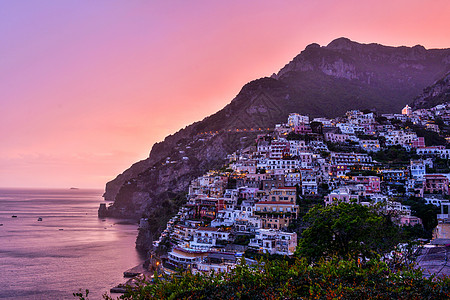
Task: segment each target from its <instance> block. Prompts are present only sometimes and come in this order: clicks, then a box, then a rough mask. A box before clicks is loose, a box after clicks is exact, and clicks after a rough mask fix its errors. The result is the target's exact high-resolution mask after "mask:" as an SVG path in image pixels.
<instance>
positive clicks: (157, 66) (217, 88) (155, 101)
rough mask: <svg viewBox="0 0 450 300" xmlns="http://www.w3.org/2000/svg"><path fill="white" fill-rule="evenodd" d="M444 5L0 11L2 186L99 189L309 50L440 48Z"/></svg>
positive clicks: (449, 8) (12, 5)
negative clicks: (340, 44) (338, 41)
mask: <svg viewBox="0 0 450 300" xmlns="http://www.w3.org/2000/svg"><path fill="white" fill-rule="evenodd" d="M449 15H450V1H448V0H436V1H419V0H407V1H406V0H400V1H373V2H372V3H370V4H368V1H348V0H347V1H345V0H344V1H290V0H288V1H158V2H156V1H50V0H48V1H4V2H2V4H0V38H1V41H2V42H1V43H0V66H1V70H2V72H1V73H0V104H1V110H0V141H1V144H0V186H2V187H64V188H65V187H67V188H68V187H71V186H75V187H81V188H83V187H96V188H103V187H104V185H105V183H106V182H107V181H109V180H111V179H113V178H114V177H115V176H116V175H118V174H119V173H121V172H122V171H124V170H125V169H126V168H128V167H129V166H130V165H131V164H133V163H134V162H136V161H139V160H142V159H145V158H146V157H148V154H149V152H150V149H151V146H152V145H153V144H154V143H155V142H157V141H161V140H162V139H164V137H165V136H167V135H169V134H171V133H174V132H176V131H177V130H179V129H181V128H183V127H185V126H187V125H189V124H190V123H193V122H195V121H198V120H201V119H203V118H204V117H206V116H208V115H210V114H212V113H214V112H216V111H218V110H219V109H221V108H222V107H224V106H225V105H226V104H228V103H229V102H230V101H231V100H232V99H233V98H234V96H235V95H236V94H237V93H238V92H239V90H240V89H241V87H242V86H243V85H244V84H245V83H247V82H248V81H250V80H253V79H256V78H260V77H264V76H270V75H271V74H272V73H274V72H277V71H278V70H279V69H280V68H282V67H283V66H284V65H285V64H286V63H288V62H289V61H290V60H291V59H292V58H294V57H295V56H296V55H297V54H298V53H300V51H302V50H303V49H304V48H305V47H306V46H307V45H308V44H310V43H318V44H320V45H326V44H328V43H329V42H331V41H332V40H333V39H335V38H338V37H341V36H345V37H348V38H350V39H351V40H354V41H357V42H360V43H372V42H374V43H379V44H384V45H391V46H401V45H405V46H414V45H416V44H421V45H423V46H425V47H426V48H427V49H429V48H448V47H450V30H449V28H450V18H449Z"/></svg>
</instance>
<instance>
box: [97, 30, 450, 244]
mask: <svg viewBox="0 0 450 300" xmlns="http://www.w3.org/2000/svg"><path fill="white" fill-rule="evenodd" d="M449 71H450V49H432V50H427V49H425V48H424V47H422V46H414V47H412V48H409V47H388V46H383V45H378V44H367V45H365V44H360V43H357V42H353V41H350V40H348V39H346V38H339V39H337V40H334V41H332V42H331V43H330V44H329V45H327V46H324V47H321V46H319V45H317V44H312V45H309V46H308V47H306V49H305V50H304V51H302V52H301V53H300V54H299V55H297V56H296V57H295V58H294V59H293V60H292V61H291V62H290V63H288V64H287V65H286V66H285V67H284V68H282V69H281V70H280V71H279V72H278V73H277V74H274V75H272V76H271V77H270V78H261V79H257V80H254V81H252V82H250V83H248V84H246V85H245V86H244V87H243V88H242V90H241V91H240V92H239V94H238V95H237V96H236V97H235V98H234V99H233V100H232V101H231V103H230V104H228V105H227V106H225V108H223V109H222V110H220V111H219V112H217V113H215V114H213V115H211V116H209V117H207V118H205V119H204V120H202V121H200V122H196V123H194V124H192V125H190V126H188V127H186V128H184V129H182V130H180V131H178V132H177V133H175V134H173V135H170V136H168V137H166V138H165V140H164V141H163V142H160V143H156V144H155V145H154V146H153V148H152V150H151V153H150V156H149V158H148V159H146V160H143V161H141V162H138V163H136V164H134V165H133V166H132V167H130V168H129V169H128V170H126V171H125V172H124V173H123V174H121V175H119V176H118V177H117V178H116V179H114V180H112V181H111V182H108V183H107V185H106V191H105V195H104V197H105V199H106V200H110V201H115V202H114V205H113V206H112V207H110V208H109V209H108V210H107V211H101V212H100V214H101V215H102V216H114V217H131V218H139V217H141V216H143V215H145V216H147V217H149V218H150V219H151V220H152V224H154V225H153V226H152V228H150V229H149V230H148V231H146V232H143V231H141V232H140V236H139V238H138V246H139V247H142V248H147V247H148V246H149V244H150V243H151V241H152V239H153V238H154V237H155V236H157V235H158V234H159V232H160V231H161V230H162V229H163V228H164V227H165V221H167V220H168V219H169V218H170V215H171V214H173V213H175V212H176V207H175V206H176V203H177V202H176V201H173V200H169V199H174V198H178V199H179V198H180V197H181V194H182V193H183V192H184V191H186V189H187V186H188V184H189V182H190V180H192V179H193V178H194V177H196V176H200V175H201V174H203V173H204V172H205V171H206V170H208V169H211V168H216V167H219V166H220V165H221V164H222V163H223V159H224V158H225V157H226V155H227V154H229V153H231V152H233V151H235V150H236V149H238V148H240V147H245V146H248V145H251V144H252V143H253V141H254V139H253V138H254V137H255V136H256V135H257V134H258V133H261V132H263V131H255V130H253V131H250V130H251V129H252V128H253V129H258V130H259V129H260V128H261V129H264V128H267V127H273V126H274V125H275V124H276V123H279V122H282V121H284V120H286V118H287V115H288V114H289V113H291V112H299V113H301V114H308V115H311V116H328V117H333V116H337V115H340V114H343V113H345V111H347V110H350V109H365V108H371V109H376V110H378V111H379V112H386V113H388V112H398V111H399V110H400V109H401V108H402V107H403V106H404V105H405V104H406V103H409V102H411V99H414V97H416V96H417V95H418V94H419V93H421V92H422V90H423V89H424V88H425V87H427V86H429V85H430V84H432V83H433V82H435V81H436V80H438V79H440V78H442V76H443V75H444V74H446V73H448V72H449ZM236 129H240V130H239V131H237V130H236ZM244 129H246V130H247V131H245V132H243V130H244Z"/></svg>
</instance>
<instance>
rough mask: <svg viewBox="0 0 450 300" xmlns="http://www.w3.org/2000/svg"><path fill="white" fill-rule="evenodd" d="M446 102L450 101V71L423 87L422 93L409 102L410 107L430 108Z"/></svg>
mask: <svg viewBox="0 0 450 300" xmlns="http://www.w3.org/2000/svg"><path fill="white" fill-rule="evenodd" d="M446 102H450V72H449V73H447V74H446V75H445V76H444V77H443V78H441V79H440V80H438V81H436V82H435V83H434V84H433V85H431V86H429V87H427V88H425V89H424V90H423V93H422V94H421V95H419V96H418V97H417V98H416V99H414V102H413V103H411V107H412V108H414V109H419V108H431V107H434V106H436V105H439V104H442V103H446Z"/></svg>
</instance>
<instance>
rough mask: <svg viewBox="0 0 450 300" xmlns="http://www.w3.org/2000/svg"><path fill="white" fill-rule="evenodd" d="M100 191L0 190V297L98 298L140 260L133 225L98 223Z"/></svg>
mask: <svg viewBox="0 0 450 300" xmlns="http://www.w3.org/2000/svg"><path fill="white" fill-rule="evenodd" d="M102 193H103V191H102V190H100V189H87V188H79V189H71V188H67V189H65V188H17V187H13V188H0V224H2V225H0V241H2V242H1V243H0V259H1V262H0V267H1V269H2V271H3V272H2V273H1V274H0V283H2V285H3V287H4V288H3V289H2V290H1V291H0V299H73V298H74V297H73V295H72V293H74V292H78V290H79V289H82V290H85V289H89V290H90V296H91V299H99V298H101V296H102V295H103V294H104V293H108V292H109V289H110V288H111V287H113V286H114V285H117V284H119V283H122V282H124V281H125V280H124V279H123V272H124V271H125V270H127V269H128V268H131V267H134V266H136V265H138V264H140V263H141V262H142V261H143V259H144V257H142V256H140V254H139V253H138V252H137V251H136V249H135V244H134V242H135V239H136V235H137V225H136V224H123V223H121V222H118V220H117V219H116V220H115V219H100V218H98V216H97V209H98V206H99V203H104V199H103V198H102Z"/></svg>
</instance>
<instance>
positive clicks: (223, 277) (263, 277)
mask: <svg viewBox="0 0 450 300" xmlns="http://www.w3.org/2000/svg"><path fill="white" fill-rule="evenodd" d="M293 298H302V299H374V298H377V299H414V298H417V299H450V278H448V277H444V278H434V277H431V278H429V279H427V278H423V276H422V272H421V271H420V270H416V269H407V270H396V271H393V270H391V269H390V268H389V267H388V265H387V264H385V263H384V262H381V261H379V260H370V261H368V262H366V263H364V264H361V263H359V262H358V261H356V260H338V259H334V260H329V261H321V262H319V263H317V264H314V265H309V264H308V263H307V262H306V260H305V259H297V260H295V261H294V262H293V263H292V264H289V263H288V261H286V260H277V261H267V262H265V264H260V265H258V266H253V267H249V266H246V265H243V264H241V265H238V266H237V267H236V268H235V269H234V270H233V271H232V272H231V273H228V274H213V275H211V276H206V275H193V274H191V273H187V274H185V275H183V276H181V277H179V278H170V279H166V280H161V279H160V280H157V281H156V282H155V283H153V284H152V283H149V282H142V283H141V284H140V285H139V286H138V287H137V288H134V289H133V290H132V289H130V290H129V293H127V294H126V295H124V296H122V297H121V299H293ZM105 299H112V298H110V297H108V296H105Z"/></svg>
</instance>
